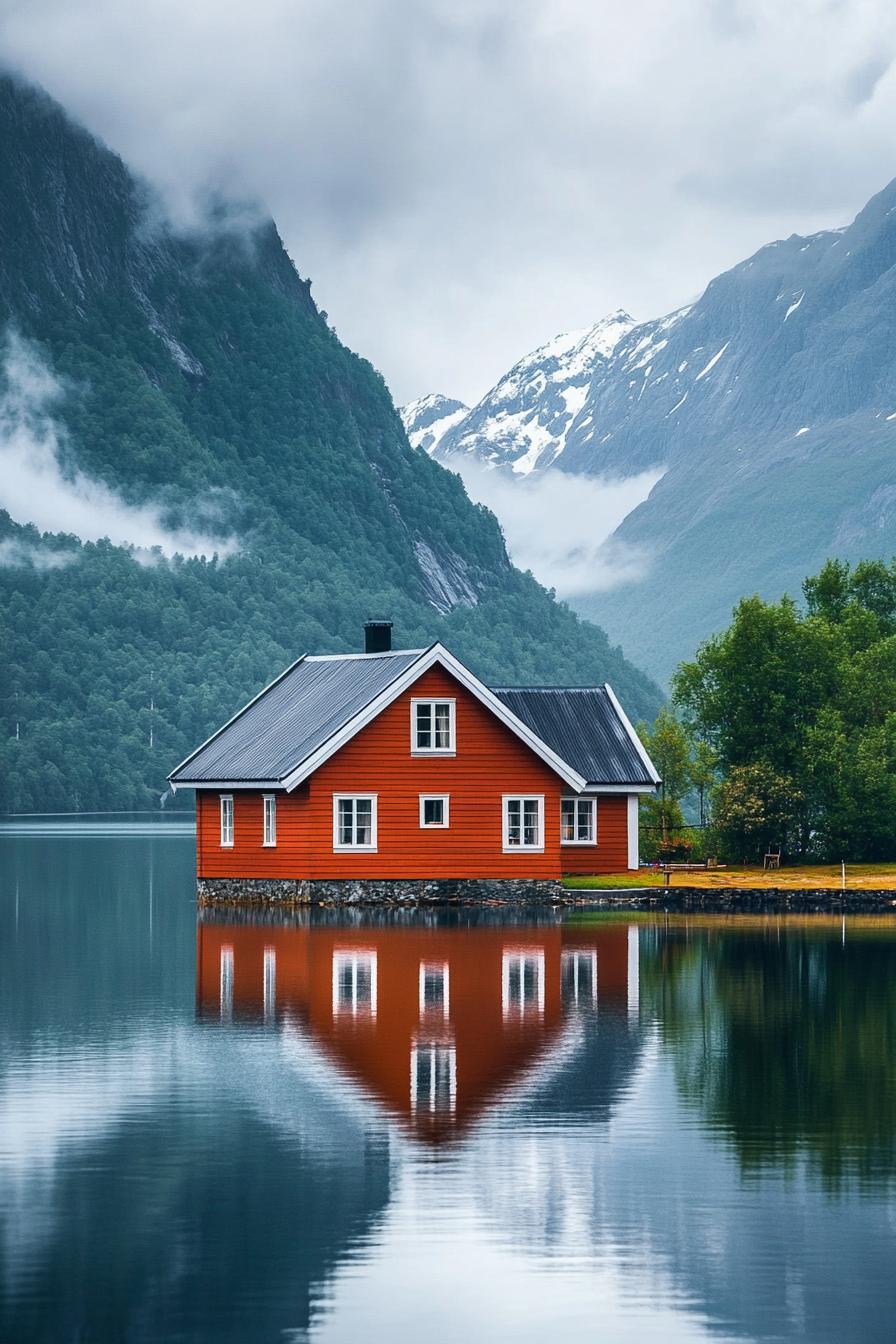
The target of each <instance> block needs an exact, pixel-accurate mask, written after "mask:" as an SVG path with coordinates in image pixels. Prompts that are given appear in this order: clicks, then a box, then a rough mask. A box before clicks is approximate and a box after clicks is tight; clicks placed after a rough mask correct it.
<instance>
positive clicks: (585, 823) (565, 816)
mask: <svg viewBox="0 0 896 1344" xmlns="http://www.w3.org/2000/svg"><path fill="white" fill-rule="evenodd" d="M560 843H561V845H596V844H597V799H596V798H561V799H560Z"/></svg>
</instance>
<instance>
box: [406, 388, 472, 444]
mask: <svg viewBox="0 0 896 1344" xmlns="http://www.w3.org/2000/svg"><path fill="white" fill-rule="evenodd" d="M469 409H470V408H469V406H465V405H464V403H463V402H462V401H452V399H451V398H450V397H443V396H442V394H441V392H432V393H430V395H429V396H428V397H418V398H417V400H416V401H409V402H408V404H407V406H401V407H399V412H398V413H399V415H400V416H401V418H402V421H403V423H404V427H405V429H406V430H407V435H408V438H409V439H410V441H411V444H412V446H413V447H414V448H422V449H423V451H424V452H427V453H429V454H430V456H432V454H433V453H435V451H436V449H437V448H438V446H439V444H440V442H441V441H442V439H443V437H444V436H445V434H447V433H448V430H449V429H451V427H452V426H453V425H456V424H457V423H458V421H460V420H463V418H464V416H465V415H466V414H467V413H468V411H469Z"/></svg>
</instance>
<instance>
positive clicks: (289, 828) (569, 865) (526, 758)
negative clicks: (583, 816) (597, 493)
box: [196, 667, 627, 879]
mask: <svg viewBox="0 0 896 1344" xmlns="http://www.w3.org/2000/svg"><path fill="white" fill-rule="evenodd" d="M420 697H423V698H429V697H431V698H434V699H435V698H453V699H454V700H455V702H456V707H457V709H456V745H457V754H456V756H453V757H444V756H439V757H427V756H413V755H412V754H411V700H412V699H417V698H420ZM565 792H568V790H567V788H566V786H565V785H564V783H563V781H562V780H561V779H560V778H559V776H557V775H555V774H554V772H553V771H552V770H551V769H550V768H549V767H548V766H547V765H545V764H544V762H543V761H542V760H541V759H540V758H539V757H538V756H536V755H535V753H534V752H533V751H531V750H530V748H529V747H527V746H526V745H525V744H524V743H523V742H521V741H520V740H519V738H517V737H516V735H515V734H514V733H512V732H511V731H510V730H509V729H508V728H506V727H505V726H504V725H503V724H502V723H501V722H500V721H499V720H498V719H496V718H495V716H494V715H493V714H492V713H491V711H490V710H488V709H486V707H485V706H484V705H482V704H480V702H479V701H478V700H477V699H476V698H475V697H474V696H472V695H471V694H470V693H469V692H468V691H467V690H466V689H465V688H464V687H463V686H461V685H460V683H459V682H457V681H456V680H455V679H454V678H453V677H452V676H451V675H450V673H448V672H446V671H445V670H444V669H443V668H440V667H434V668H431V669H430V670H429V671H427V672H425V673H424V674H423V676H421V677H420V678H419V679H418V680H417V681H416V682H415V683H414V685H413V686H412V687H411V688H410V689H409V690H408V691H406V692H405V693H404V694H402V695H401V696H399V697H398V699H397V700H396V701H394V702H393V704H391V705H390V706H389V707H388V708H387V709H385V710H383V712H382V713H381V714H380V715H379V716H378V717H377V718H376V719H375V720H374V721H373V722H372V723H370V724H368V725H367V727H365V728H363V729H362V730H361V731H360V732H359V733H358V734H357V735H356V736H355V737H354V738H352V740H351V741H350V742H347V743H346V745H345V746H344V747H342V748H341V749H340V750H339V751H338V752H336V754H335V755H334V756H332V757H331V758H330V759H329V760H328V761H326V762H325V763H324V764H323V765H322V766H321V767H320V768H319V769H318V770H317V771H316V772H315V773H314V774H313V775H312V776H311V778H310V779H309V780H307V781H305V783H303V784H302V785H300V786H299V787H298V788H297V789H295V790H294V791H293V793H291V794H286V793H278V795H277V845H276V848H274V849H270V848H269V849H266V848H264V847H263V845H262V839H263V807H262V795H261V793H260V792H259V793H254V792H248V791H244V790H238V789H236V790H234V792H233V798H234V844H233V848H232V849H222V848H221V845H220V812H219V795H218V794H217V793H212V792H210V791H199V792H198V794H197V809H196V810H197V865H198V872H199V876H200V877H303V878H312V879H314V878H334V879H342V878H353V877H355V878H476V877H483V878H497V877H524V878H554V877H559V876H560V874H561V873H562V872H569V873H580V874H581V873H598V872H620V871H624V870H625V868H626V864H627V835H626V800H625V795H622V794H620V795H607V796H605V797H603V798H601V799H600V800H599V801H598V844H597V846H595V847H588V848H587V849H586V848H584V847H583V848H582V849H577V848H574V847H567V846H563V847H561V845H560V798H561V796H562V795H563V794H564V793H565ZM339 793H347V794H365V793H374V794H376V795H377V798H378V845H377V852H376V853H370V852H358V853H350V852H338V853H335V852H334V850H333V795H334V794H339ZM426 793H431V794H439V793H443V794H448V795H449V796H450V826H449V827H448V828H447V829H446V830H443V829H436V828H433V829H423V828H421V826H420V822H419V799H420V795H421V794H426ZM503 794H520V795H526V794H543V795H544V800H545V812H544V817H545V826H544V829H545V835H544V851H543V852H542V853H537V852H534V851H531V850H523V851H521V852H519V853H515V854H504V853H503V852H502V806H503V804H502V795H503Z"/></svg>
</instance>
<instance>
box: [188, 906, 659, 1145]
mask: <svg viewBox="0 0 896 1344" xmlns="http://www.w3.org/2000/svg"><path fill="white" fill-rule="evenodd" d="M196 997H197V1011H198V1014H199V1016H200V1017H201V1018H202V1019H204V1020H206V1021H224V1022H238V1021H253V1022H259V1021H261V1022H265V1023H268V1024H271V1025H274V1024H276V1023H278V1022H279V1023H284V1022H291V1023H293V1024H294V1025H297V1026H301V1028H302V1029H303V1030H305V1031H306V1032H308V1033H309V1034H310V1035H311V1037H312V1038H313V1040H314V1041H315V1043H316V1045H317V1046H318V1047H319V1048H321V1049H322V1050H323V1051H324V1052H325V1054H326V1055H327V1056H328V1057H329V1058H330V1060H331V1061H332V1062H333V1064H334V1065H335V1066H336V1067H337V1068H339V1069H340V1070H342V1071H343V1072H344V1073H346V1074H348V1075H349V1076H350V1077H351V1078H353V1079H354V1080H355V1081H356V1082H357V1083H359V1084H361V1085H362V1087H363V1088H364V1089H365V1091H366V1092H367V1093H368V1094H370V1095H372V1096H373V1097H374V1098H375V1099H376V1100H378V1101H379V1102H380V1103H381V1104H382V1105H383V1106H385V1107H386V1108H387V1109H388V1110H389V1111H390V1112H391V1113H392V1114H393V1115H395V1116H397V1117H398V1118H400V1119H401V1120H402V1121H403V1122H404V1123H405V1125H406V1126H407V1127H408V1128H409V1129H410V1131H411V1132H412V1133H414V1134H416V1135H417V1136H419V1137H421V1138H427V1139H430V1140H439V1139H444V1138H448V1137H450V1136H451V1135H455V1134H458V1133H460V1132H462V1131H463V1130H464V1129H465V1128H466V1127H467V1126H469V1125H470V1123H471V1122H473V1121H474V1120H475V1119H476V1117H477V1116H478V1115H479V1114H480V1113H481V1112H482V1110H483V1109H484V1108H485V1107H486V1106H488V1105H489V1103H490V1102H492V1101H493V1100H495V1099H496V1098H497V1097H498V1096H500V1095H501V1094H502V1093H504V1092H505V1091H507V1090H508V1089H509V1088H512V1087H513V1086H514V1085H515V1084H516V1083H518V1082H519V1081H521V1080H522V1079H523V1078H524V1077H525V1076H526V1075H527V1074H528V1073H529V1072H530V1071H531V1070H532V1069H534V1068H537V1066H538V1064H539V1062H540V1061H542V1060H544V1059H549V1058H550V1057H551V1055H552V1053H553V1052H554V1051H555V1050H556V1048H557V1047H558V1046H559V1043H560V1038H561V1036H562V1034H563V1032H564V1029H565V1026H566V1025H567V1024H568V1023H569V1020H570V1015H571V1014H575V1013H582V1012H588V1013H594V1012H596V1011H597V1010H598V1003H599V1005H600V1011H601V1012H605V1011H618V1012H621V1013H629V1014H631V1013H633V1012H636V1011H637V1004H638V942H637V929H636V928H629V927H626V926H625V925H594V926H592V927H590V928H589V927H587V926H582V927H579V928H576V927H569V926H562V925H559V924H552V925H549V926H545V927H540V926H538V925H535V924H533V925H531V926H508V925H501V926H494V927H489V926H486V927H474V928H452V927H442V928H428V927H385V928H375V927H369V928H338V927H329V926H327V925H325V924H321V925H315V924H313V923H310V922H309V923H308V924H304V925H299V926H282V925H274V926H271V925H246V924H231V925H228V924H219V923H200V925H199V927H198V931H197V990H196Z"/></svg>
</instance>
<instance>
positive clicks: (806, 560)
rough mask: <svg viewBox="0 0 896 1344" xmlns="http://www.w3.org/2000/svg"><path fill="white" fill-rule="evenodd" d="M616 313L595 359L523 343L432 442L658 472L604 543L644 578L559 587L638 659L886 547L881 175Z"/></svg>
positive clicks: (567, 343) (892, 461)
mask: <svg viewBox="0 0 896 1344" xmlns="http://www.w3.org/2000/svg"><path fill="white" fill-rule="evenodd" d="M614 317H615V318H616V322H615V324H614V322H613V319H605V321H608V322H609V323H610V331H609V332H608V337H607V341H606V344H605V346H604V348H600V343H599V341H597V340H594V342H593V344H594V345H595V346H596V347H597V348H596V350H595V352H594V357H593V358H591V357H590V356H589V353H588V350H589V344H588V338H587V337H586V338H585V340H584V343H583V344H582V345H581V347H579V346H578V345H577V341H576V339H575V338H573V337H570V338H558V340H557V341H554V342H549V343H548V345H547V346H544V347H542V349H541V350H539V351H536V352H535V353H534V354H533V355H529V356H527V357H526V359H524V360H522V361H521V362H520V363H519V364H518V365H516V366H515V368H514V369H512V370H511V372H510V373H509V374H508V375H507V376H506V377H505V378H504V379H502V380H501V382H500V383H498V385H497V387H496V388H494V389H493V390H492V392H490V393H489V394H488V396H487V397H485V398H484V399H483V401H482V402H481V403H480V404H479V406H477V407H474V409H473V410H472V411H470V412H469V414H468V415H467V416H465V417H464V418H463V419H461V420H459V421H458V422H457V423H456V424H455V425H454V426H453V427H452V428H451V429H450V430H449V431H448V432H447V433H446V434H445V435H444V436H443V437H442V439H441V440H440V442H439V444H438V447H437V453H436V455H437V456H438V457H439V458H440V459H443V460H444V459H447V458H450V457H454V459H455V461H456V460H457V454H458V453H464V454H470V455H473V456H475V457H478V458H480V459H482V460H483V461H485V462H487V463H490V464H492V465H494V466H503V467H505V468H506V469H507V470H506V471H505V474H506V475H507V476H508V477H509V478H510V479H512V480H519V479H520V478H521V477H527V478H528V481H529V482H530V483H532V482H533V479H535V480H537V479H538V478H539V477H540V476H542V475H544V474H545V473H549V474H551V475H554V474H555V473H557V472H558V471H560V472H563V473H571V474H573V475H587V476H590V477H599V478H601V479H604V478H612V479H614V480H619V479H620V478H628V477H634V476H637V475H638V474H639V473H643V472H649V471H654V472H657V473H659V472H662V478H661V479H660V480H659V481H658V483H657V484H655V485H654V486H653V488H652V490H651V492H650V495H649V498H648V499H646V500H645V501H644V502H643V503H641V504H640V505H639V506H638V507H637V508H634V509H633V510H632V512H631V513H630V514H629V515H628V517H626V519H625V521H624V522H623V523H622V525H621V526H620V527H619V528H618V530H617V532H616V533H615V534H614V537H613V538H611V541H610V543H609V545H611V546H612V545H616V546H621V547H623V548H630V549H632V550H634V551H636V552H638V553H639V554H641V555H642V556H646V555H650V556H652V563H651V564H650V565H649V567H648V569H647V573H646V577H645V578H644V579H642V580H641V581H640V582H639V583H638V586H637V588H633V587H631V586H626V587H622V588H618V589H616V590H614V591H612V592H596V591H595V594H594V595H593V596H591V597H589V598H586V599H581V598H578V599H575V605H576V606H577V607H578V609H579V610H580V611H582V612H584V613H585V614H587V615H591V616H592V617H594V618H595V619H598V620H599V621H600V623H601V624H602V625H603V626H605V627H606V628H607V629H608V630H609V632H610V634H611V635H612V636H613V637H614V638H616V639H618V640H620V641H621V642H622V643H623V644H624V646H625V648H626V651H627V652H628V653H629V654H630V655H631V656H633V657H634V658H635V659H636V660H637V661H639V662H640V663H641V665H642V666H645V667H647V668H648V670H650V671H652V672H653V673H654V674H655V675H659V676H660V677H666V676H668V674H669V673H670V671H671V670H672V669H673V668H674V666H675V664H676V663H677V662H678V661H679V660H680V659H681V658H684V657H689V656H691V655H692V654H693V652H694V650H695V649H696V647H697V645H698V643H699V642H700V641H701V640H702V639H704V638H706V636H707V635H708V634H710V633H711V632H712V631H713V630H717V629H719V628H721V627H722V626H724V625H725V624H727V622H728V620H729V619H730V614H731V608H732V606H733V605H734V603H735V602H736V601H737V600H738V598H740V597H741V596H742V595H743V594H745V593H752V592H759V593H761V594H762V595H763V596H766V597H769V598H777V597H778V596H780V594H781V593H782V592H790V593H793V594H797V595H798V594H799V591H800V585H801V582H802V580H803V578H804V577H805V576H806V575H807V574H811V573H813V572H816V571H817V570H818V568H819V567H820V566H821V565H822V564H823V562H824V560H825V559H826V558H827V557H828V556H831V555H835V556H840V557H843V558H845V559H848V560H853V561H854V560H857V559H859V558H861V557H863V556H869V557H872V556H884V557H887V558H889V557H890V556H892V555H893V554H894V553H896V183H891V184H890V186H888V187H887V188H885V190H884V191H882V192H881V193H880V194H879V195H878V196H875V197H874V198H873V199H872V200H871V201H870V202H869V204H868V205H867V206H866V207H865V209H864V210H862V211H861V213H860V214H859V215H858V216H857V218H856V219H855V220H854V221H853V223H852V224H850V225H848V226H847V227H845V228H842V229H835V230H829V231H824V232H821V233H817V234H813V235H811V236H809V237H799V236H797V235H793V236H792V237H790V238H788V239H785V240H782V241H778V242H774V243H770V244H769V245H768V246H766V247H763V248H761V249H760V250H759V251H758V252H757V253H755V255H754V256H752V257H750V258H748V259H747V260H746V261H743V262H741V263H740V264H739V265H738V266H735V267H733V268H732V269H731V270H730V271H727V272H726V273H725V274H723V275H720V276H718V277H716V279H714V280H712V281H711V282H710V284H709V285H708V286H707V288H706V290H705V291H704V293H703V294H702V295H701V296H700V298H699V299H698V300H697V301H696V302H695V303H693V304H692V305H691V306H689V307H686V308H682V309H680V310H679V311H678V312H675V313H672V314H670V315H669V316H666V317H663V318H659V319H657V320H655V321H651V322H645V323H640V324H638V325H634V324H633V323H632V322H631V320H630V319H628V318H626V317H625V316H624V314H619V315H614ZM601 325H602V324H598V327H596V328H593V329H592V334H593V333H597V332H598V331H599V329H600V327H601ZM579 352H580V354H581V359H579ZM582 365H584V366H585V367H584V368H583V367H582ZM571 368H575V369H576V370H577V372H576V374H575V376H570V369H571ZM596 587H597V585H595V588H596Z"/></svg>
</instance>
